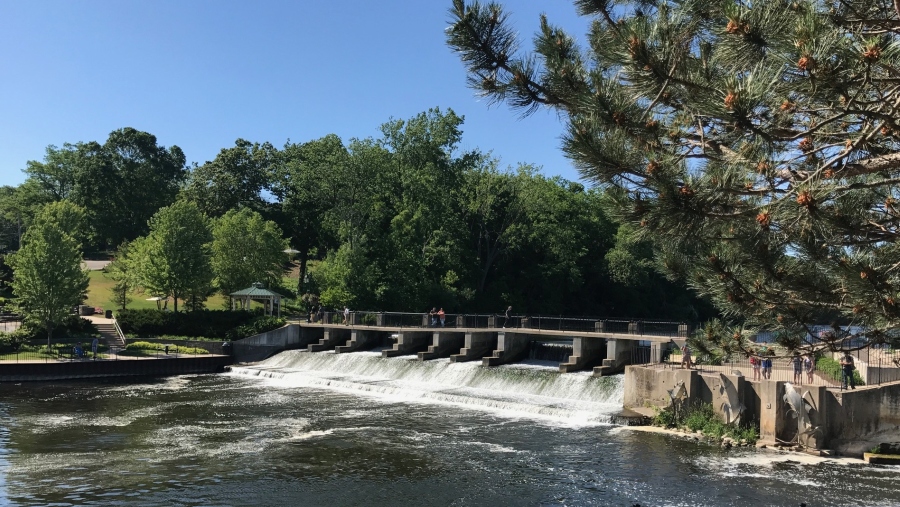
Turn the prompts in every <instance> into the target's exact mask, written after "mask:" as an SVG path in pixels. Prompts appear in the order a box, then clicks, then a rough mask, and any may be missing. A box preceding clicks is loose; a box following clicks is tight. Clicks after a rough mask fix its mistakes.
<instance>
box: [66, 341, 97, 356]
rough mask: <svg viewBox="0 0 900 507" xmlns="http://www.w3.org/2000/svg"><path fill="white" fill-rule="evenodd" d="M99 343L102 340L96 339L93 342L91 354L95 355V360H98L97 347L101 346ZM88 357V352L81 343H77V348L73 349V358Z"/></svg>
mask: <svg viewBox="0 0 900 507" xmlns="http://www.w3.org/2000/svg"><path fill="white" fill-rule="evenodd" d="M99 342H100V340H98V339H97V338H94V340H93V341H91V353H92V354H93V355H94V359H96V358H97V346H98V345H99ZM86 356H87V352H86V351H85V350H84V347H83V346H82V345H81V342H78V343H76V344H75V346H74V347H72V357H76V358H83V357H86Z"/></svg>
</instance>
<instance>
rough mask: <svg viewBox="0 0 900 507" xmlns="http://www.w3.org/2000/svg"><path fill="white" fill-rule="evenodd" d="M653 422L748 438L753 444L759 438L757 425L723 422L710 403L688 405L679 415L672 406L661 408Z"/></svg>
mask: <svg viewBox="0 0 900 507" xmlns="http://www.w3.org/2000/svg"><path fill="white" fill-rule="evenodd" d="M652 422H653V424H654V425H656V426H662V427H664V428H674V427H684V428H687V429H689V430H691V431H701V432H702V433H703V434H704V435H706V436H708V437H710V438H715V439H719V438H722V437H723V436H730V437H731V438H733V439H735V440H746V441H747V442H748V443H751V444H752V443H754V442H756V441H757V440H758V439H759V431H758V430H757V428H756V427H754V426H741V425H737V424H726V423H724V422H722V420H721V419H720V418H719V416H718V415H716V413H715V411H714V410H713V406H712V405H711V404H709V403H699V404H694V405H688V406H686V407H685V408H684V409H683V411H682V413H681V414H678V416H676V414H675V413H674V412H673V411H672V408H671V407H669V408H665V409H659V410H658V411H657V413H656V415H655V416H654V417H653V420H652Z"/></svg>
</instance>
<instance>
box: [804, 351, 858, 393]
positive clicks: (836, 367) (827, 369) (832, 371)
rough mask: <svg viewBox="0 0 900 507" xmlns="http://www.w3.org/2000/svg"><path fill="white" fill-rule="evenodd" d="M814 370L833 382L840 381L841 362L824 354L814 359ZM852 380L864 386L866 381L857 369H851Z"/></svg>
mask: <svg viewBox="0 0 900 507" xmlns="http://www.w3.org/2000/svg"><path fill="white" fill-rule="evenodd" d="M816 370H818V371H820V372H822V375H825V376H826V377H829V378H831V379H833V380H834V381H835V382H841V363H840V362H838V361H835V360H834V359H832V358H830V357H826V356H822V357H819V358H817V359H816ZM853 382H854V383H855V384H856V385H858V386H864V385H866V383H865V382H864V381H863V379H862V377H860V376H859V370H856V369H854V370H853Z"/></svg>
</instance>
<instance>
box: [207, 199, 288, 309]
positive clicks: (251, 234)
mask: <svg viewBox="0 0 900 507" xmlns="http://www.w3.org/2000/svg"><path fill="white" fill-rule="evenodd" d="M212 234H213V242H212V268H213V273H215V275H216V286H217V287H218V289H219V290H220V291H221V292H222V293H223V294H225V295H228V294H230V293H232V292H234V291H237V290H240V289H246V288H247V287H250V285H251V284H252V283H254V282H263V283H266V284H267V285H268V286H269V287H273V286H277V285H280V283H281V276H282V274H283V272H284V264H285V261H286V260H287V255H286V254H285V253H284V250H285V248H286V247H287V242H286V241H285V240H284V239H283V238H282V237H281V230H280V229H279V228H278V226H277V225H275V222H272V221H268V220H263V218H262V216H261V215H260V214H259V213H256V212H255V211H251V210H249V209H247V208H242V209H240V210H239V211H238V210H230V211H228V212H227V213H225V215H224V216H222V217H221V218H219V219H217V220H215V221H214V222H213V227H212Z"/></svg>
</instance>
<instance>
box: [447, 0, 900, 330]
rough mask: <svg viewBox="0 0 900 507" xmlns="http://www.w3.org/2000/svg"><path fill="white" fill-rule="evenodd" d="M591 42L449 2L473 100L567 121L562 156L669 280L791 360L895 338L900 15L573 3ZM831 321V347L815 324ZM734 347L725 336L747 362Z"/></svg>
mask: <svg viewBox="0 0 900 507" xmlns="http://www.w3.org/2000/svg"><path fill="white" fill-rule="evenodd" d="M574 3H575V6H576V8H577V9H578V11H579V13H580V14H582V15H584V16H587V17H589V18H590V19H591V22H592V23H591V29H590V32H589V33H588V34H587V35H586V41H587V45H586V47H581V46H580V45H579V43H578V42H577V39H576V38H575V37H573V36H572V35H570V34H568V33H566V32H565V31H564V30H563V29H561V28H560V27H558V26H554V25H553V24H552V23H551V22H550V20H548V19H547V18H546V17H541V19H540V23H539V27H538V30H537V33H536V34H535V36H534V39H533V47H532V49H531V50H530V51H520V50H519V48H520V46H521V44H522V43H521V41H520V40H519V39H518V37H517V34H516V32H515V30H514V28H513V27H511V26H510V25H509V21H508V18H507V16H506V13H505V12H504V11H503V8H502V6H501V5H499V4H496V3H491V4H481V3H479V2H464V1H463V0H454V2H453V6H452V9H451V14H452V16H453V20H452V24H451V26H450V28H449V29H448V31H447V38H448V43H449V45H450V46H451V47H452V48H453V49H454V50H456V51H457V53H458V54H459V56H460V58H461V59H462V61H463V63H464V64H465V65H466V68H467V70H468V78H469V84H470V85H471V86H472V87H473V88H474V89H475V90H476V91H477V92H478V93H479V94H480V95H482V96H484V97H486V98H488V99H489V100H491V101H493V102H504V103H507V104H509V105H510V106H512V107H513V108H515V109H518V110H520V111H522V112H524V113H525V114H528V113H530V112H532V111H534V110H536V109H538V108H540V107H542V106H546V107H548V108H551V109H553V110H555V111H558V112H559V113H560V114H561V116H562V118H564V119H565V122H566V127H565V129H566V130H565V134H564V136H563V140H562V149H563V150H564V152H565V153H566V155H567V156H568V157H569V158H571V160H572V161H573V162H574V163H575V165H576V166H577V167H578V169H579V170H580V172H581V174H582V175H583V177H584V178H586V179H587V180H589V181H592V182H595V183H597V184H600V185H602V186H603V187H604V188H606V189H608V194H609V195H610V196H611V197H613V201H614V202H615V206H613V207H610V212H611V213H612V214H613V216H614V217H616V218H617V219H618V220H621V221H623V222H625V223H628V224H630V225H631V227H632V228H633V230H634V231H635V232H634V234H635V235H636V236H637V237H638V239H647V240H652V241H653V242H654V245H655V251H656V256H657V261H658V265H659V266H660V267H661V268H662V269H664V270H665V271H666V272H667V273H668V274H669V275H670V276H672V277H676V278H678V279H681V280H684V281H685V282H686V283H688V284H689V285H690V286H691V287H693V288H694V289H695V290H696V291H697V292H698V293H700V294H702V295H705V296H708V297H709V298H710V299H711V300H712V301H713V302H714V303H715V304H716V305H717V306H718V307H719V308H720V309H721V310H722V311H723V312H724V313H725V314H726V315H727V316H729V317H731V318H733V319H736V320H738V321H740V322H742V323H743V324H744V325H745V326H747V327H748V328H751V329H752V328H758V327H765V328H768V329H772V330H776V331H779V332H780V336H781V337H782V341H783V343H784V344H785V345H788V346H789V347H795V348H796V347H799V348H820V347H831V348H840V347H843V348H847V347H848V346H849V345H848V342H845V341H844V339H845V338H848V337H849V336H848V332H847V331H846V328H842V327H840V326H841V325H844V326H846V325H854V326H860V327H862V328H864V329H865V335H864V336H860V337H859V338H861V339H860V340H858V341H856V342H854V343H855V345H854V346H868V345H869V344H872V343H880V342H883V341H885V340H888V339H890V338H891V337H892V335H893V333H894V331H893V330H894V329H895V328H897V326H898V324H900V272H898V269H897V267H898V266H900V250H898V245H897V241H896V240H897V234H898V232H900V229H898V225H900V205H898V203H897V199H898V198H900V195H898V193H900V192H898V187H897V184H898V182H900V179H898V178H900V154H898V153H897V148H898V142H900V110H898V106H900V88H898V87H897V86H896V85H897V82H898V71H900V28H898V27H900V15H898V10H897V8H896V7H895V3H894V2H892V1H888V0H841V1H836V2H821V1H813V0H805V1H804V0H801V1H794V0H790V1H789V0H761V1H754V2H744V1H735V0H687V1H684V0H678V1H676V0H658V1H650V2H648V1H637V0H634V1H628V0H626V1H616V2H613V1H609V0H578V1H576V2H574ZM823 321H824V322H829V323H833V332H832V333H831V334H830V335H825V336H823V337H822V338H824V339H825V340H824V341H819V340H817V339H813V338H812V333H811V329H810V327H809V326H810V325H811V324H815V323H821V322H823ZM746 334H748V333H744V334H743V335H742V334H741V333H740V332H739V333H737V334H735V335H731V334H729V335H728V336H722V337H720V338H721V340H720V345H726V346H738V347H740V346H741V345H742V341H743V338H744V337H745V336H746Z"/></svg>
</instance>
